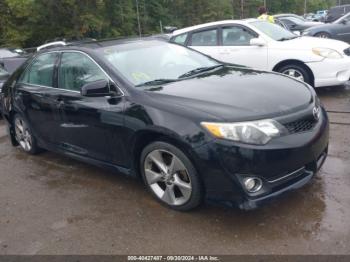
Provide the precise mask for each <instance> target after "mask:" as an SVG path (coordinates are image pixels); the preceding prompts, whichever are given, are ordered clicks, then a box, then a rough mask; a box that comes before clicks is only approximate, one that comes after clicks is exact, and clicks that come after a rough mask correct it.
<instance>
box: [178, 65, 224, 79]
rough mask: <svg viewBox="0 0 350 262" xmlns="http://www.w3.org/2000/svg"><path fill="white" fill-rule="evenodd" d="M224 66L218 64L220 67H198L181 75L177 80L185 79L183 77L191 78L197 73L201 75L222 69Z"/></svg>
mask: <svg viewBox="0 0 350 262" xmlns="http://www.w3.org/2000/svg"><path fill="white" fill-rule="evenodd" d="M222 66H224V65H222V64H220V65H215V66H206V67H199V68H196V69H193V70H191V71H189V72H187V73H185V74H183V75H180V76H179V78H185V77H189V76H193V75H196V74H199V73H203V72H206V71H210V70H213V69H215V68H218V67H222Z"/></svg>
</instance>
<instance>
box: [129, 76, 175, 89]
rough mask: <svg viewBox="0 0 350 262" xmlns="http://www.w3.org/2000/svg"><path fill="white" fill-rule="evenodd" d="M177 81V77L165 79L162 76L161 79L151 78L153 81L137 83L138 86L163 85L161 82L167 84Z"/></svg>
mask: <svg viewBox="0 0 350 262" xmlns="http://www.w3.org/2000/svg"><path fill="white" fill-rule="evenodd" d="M175 81H177V79H165V78H164V79H163V78H160V79H154V80H151V81H147V82H144V83H141V84H138V85H136V87H139V86H153V85H161V84H167V83H171V82H175Z"/></svg>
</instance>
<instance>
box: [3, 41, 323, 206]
mask: <svg viewBox="0 0 350 262" xmlns="http://www.w3.org/2000/svg"><path fill="white" fill-rule="evenodd" d="M2 92H3V97H4V103H3V112H4V116H5V118H6V120H7V121H6V122H7V124H8V127H9V134H10V138H11V141H12V143H13V145H14V146H16V145H19V146H20V147H21V148H22V149H23V150H24V151H25V152H27V153H29V154H35V153H37V152H39V151H40V149H46V150H50V151H55V152H58V153H63V154H65V155H68V156H70V157H73V158H76V159H79V160H82V161H86V162H88V163H92V164H96V165H99V166H104V167H108V168H112V169H115V170H117V171H119V172H122V173H125V174H126V175H130V176H140V177H141V178H142V180H143V181H144V183H145V185H146V187H147V188H148V189H149V191H150V192H151V193H152V195H153V196H154V197H155V198H156V199H157V200H159V202H161V203H163V204H164V205H166V206H168V207H170V208H173V209H176V210H190V209H192V208H195V207H197V206H198V205H199V204H201V203H202V202H203V201H211V202H216V203H222V204H226V205H230V206H238V207H240V208H242V209H252V208H256V207H258V206H259V205H260V204H262V203H263V202H265V201H266V200H269V199H272V198H275V197H276V196H279V195H281V194H282V193H285V192H286V191H290V190H292V189H296V188H299V187H301V186H303V185H305V184H306V183H307V182H309V181H310V180H311V179H312V178H313V177H314V176H315V174H316V173H317V171H318V170H319V168H320V167H321V165H322V164H323V162H324V160H325V158H326V156H327V148H328V130H329V127H328V125H329V124H328V118H327V115H326V112H325V110H324V109H323V108H322V106H321V105H320V101H319V99H318V98H317V96H316V94H315V92H314V90H313V89H312V88H311V87H310V86H309V85H307V84H305V83H303V82H301V81H298V80H296V79H293V78H290V77H287V76H283V75H280V74H278V73H272V72H271V73H269V72H262V71H256V70H252V69H249V68H246V67H241V66H237V65H232V64H225V63H221V62H218V61H216V60H214V59H212V58H210V57H208V56H205V55H203V54H200V53H198V52H197V51H193V50H191V49H188V48H186V47H183V46H180V45H176V44H171V43H166V42H163V41H159V40H155V39H146V40H113V41H112V40H109V41H101V42H93V43H84V44H80V45H76V46H67V47H60V48H56V49H52V50H46V51H43V52H39V53H37V54H36V55H35V56H34V57H32V58H31V59H29V60H28V61H27V62H26V63H25V64H24V65H23V66H22V67H21V68H20V69H19V70H17V71H16V72H15V73H14V74H13V75H12V76H11V77H10V79H9V80H8V81H7V82H6V83H5V85H4V87H3V91H2Z"/></svg>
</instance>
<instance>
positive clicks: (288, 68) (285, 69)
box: [277, 64, 312, 85]
mask: <svg viewBox="0 0 350 262" xmlns="http://www.w3.org/2000/svg"><path fill="white" fill-rule="evenodd" d="M277 71H278V72H280V73H281V74H284V75H288V76H290V77H293V78H296V79H298V80H300V81H303V82H305V83H308V84H309V85H312V81H311V76H310V74H309V72H308V71H307V69H306V68H305V67H304V66H302V65H298V64H288V65H285V66H282V67H280V68H279V69H278V70H277Z"/></svg>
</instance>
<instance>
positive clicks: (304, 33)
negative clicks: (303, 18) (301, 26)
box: [302, 31, 310, 36]
mask: <svg viewBox="0 0 350 262" xmlns="http://www.w3.org/2000/svg"><path fill="white" fill-rule="evenodd" d="M309 34H310V32H309V31H304V32H303V33H302V35H303V36H307V35H309Z"/></svg>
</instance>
